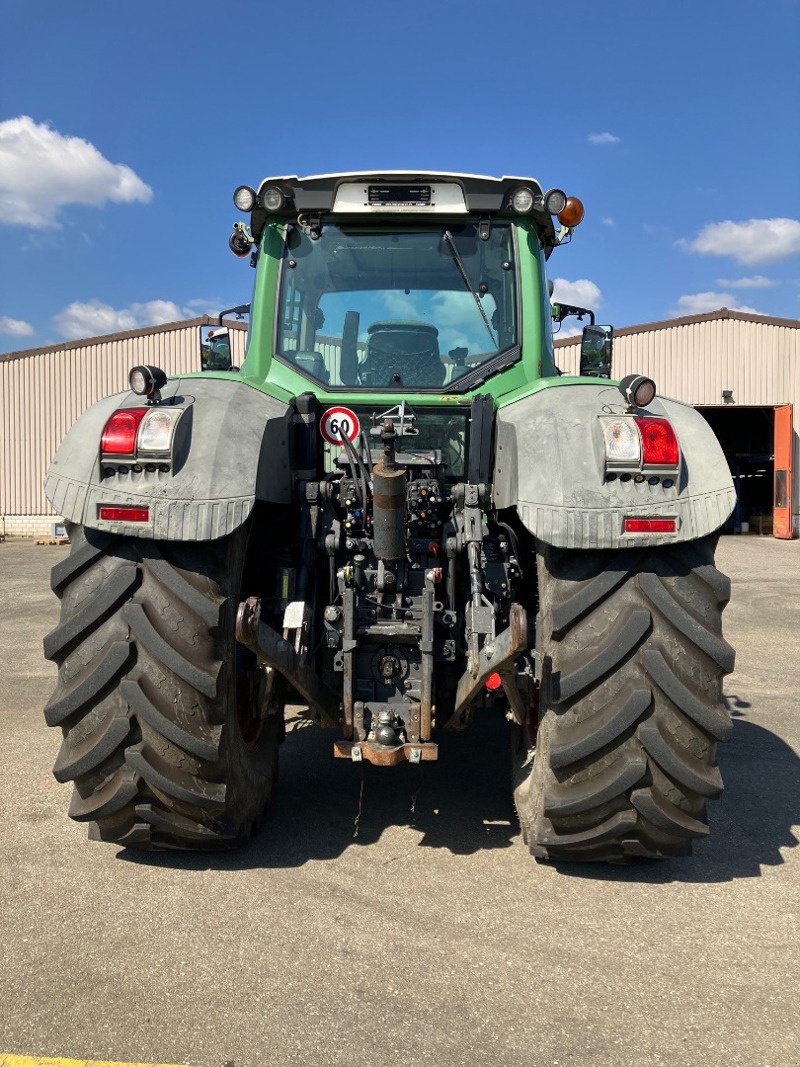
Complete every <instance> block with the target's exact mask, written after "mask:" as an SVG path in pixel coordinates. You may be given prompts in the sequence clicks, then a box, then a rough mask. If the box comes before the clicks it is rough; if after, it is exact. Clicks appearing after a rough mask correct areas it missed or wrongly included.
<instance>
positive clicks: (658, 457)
mask: <svg viewBox="0 0 800 1067" xmlns="http://www.w3.org/2000/svg"><path fill="white" fill-rule="evenodd" d="M636 425H637V426H638V427H639V433H640V434H641V438H642V463H643V464H644V465H645V467H677V466H678V438H677V437H676V436H675V431H674V430H673V429H672V424H671V423H670V422H668V421H667V419H653V418H648V419H645V418H638V417H637V419H636Z"/></svg>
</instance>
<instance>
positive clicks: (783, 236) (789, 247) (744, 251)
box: [678, 218, 800, 264]
mask: <svg viewBox="0 0 800 1067" xmlns="http://www.w3.org/2000/svg"><path fill="white" fill-rule="evenodd" d="M678 245H679V246H680V247H682V248H685V249H687V250H688V251H689V252H699V253H700V254H701V255H704V256H731V257H732V258H733V259H735V260H736V261H737V262H739V263H745V264H751V263H769V262H771V261H773V260H776V259H786V258H787V257H788V256H793V255H797V254H798V253H800V222H798V220H797V219H783V218H781V219H748V221H747V222H731V221H730V220H727V221H725V222H710V223H709V224H708V225H707V226H704V227H703V229H702V230H701V231H700V233H699V234H698V235H697V237H695V239H694V240H693V241H685V240H683V241H678Z"/></svg>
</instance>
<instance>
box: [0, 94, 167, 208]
mask: <svg viewBox="0 0 800 1067" xmlns="http://www.w3.org/2000/svg"><path fill="white" fill-rule="evenodd" d="M152 198H153V190H152V189H151V188H150V186H149V185H146V184H145V183H144V182H143V181H142V179H141V178H140V177H139V176H138V175H137V174H135V173H134V172H133V171H132V170H131V168H130V167H126V166H125V165H124V164H122V163H111V162H110V161H109V160H107V159H106V158H105V156H103V155H102V154H101V153H100V152H99V151H98V150H97V149H96V148H95V146H94V145H93V144H90V143H89V141H84V140H83V139H82V138H80V137H70V136H65V135H64V134H61V133H59V132H58V131H57V130H53V129H51V128H50V127H49V126H48V125H47V124H46V123H36V122H34V121H33V119H32V118H30V117H29V116H28V115H20V116H19V117H18V118H14V119H7V120H6V121H5V122H0V222H7V223H11V224H12V225H20V226H32V227H34V228H38V229H41V228H44V227H46V226H52V225H54V224H55V225H57V217H58V213H59V211H60V210H61V208H63V207H64V206H65V205H67V204H89V205H91V206H93V207H101V206H102V205H103V204H105V203H106V202H107V201H109V200H112V201H114V202H116V203H129V202H130V201H135V200H138V201H140V202H141V203H144V204H146V203H148V202H149V201H150V200H152Z"/></svg>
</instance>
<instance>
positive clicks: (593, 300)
mask: <svg viewBox="0 0 800 1067" xmlns="http://www.w3.org/2000/svg"><path fill="white" fill-rule="evenodd" d="M552 299H553V302H554V303H556V304H558V303H562V304H575V306H576V307H584V308H591V309H592V311H596V310H597V309H598V308H599V307H600V305H601V304H602V303H603V294H602V293H601V292H600V290H599V289H598V287H597V286H596V285H595V284H594V282H590V281H589V279H588V278H578V279H577V281H574V282H570V281H567V279H566V278H555V279H554V281H553V296H552ZM562 336H563V335H562Z"/></svg>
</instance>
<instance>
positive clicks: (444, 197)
mask: <svg viewBox="0 0 800 1067" xmlns="http://www.w3.org/2000/svg"><path fill="white" fill-rule="evenodd" d="M521 185H524V186H527V187H528V188H529V189H530V190H531V191H532V192H533V194H534V196H536V197H540V196H541V195H542V187H541V185H540V184H539V182H538V181H537V180H536V179H535V178H514V177H503V178H492V177H489V176H488V175H485V174H454V173H451V172H450V171H431V170H376V171H345V172H342V173H339V174H311V175H308V176H307V177H305V178H298V177H296V176H295V177H291V176H285V177H275V178H265V179H264V180H263V181H262V183H261V186H260V188H259V192H263V190H264V189H267V188H269V187H270V186H277V187H278V188H280V189H281V190H283V191H285V192H286V193H287V194H288V193H291V194H292V195H291V198H292V200H293V201H294V205H295V207H296V209H297V210H298V211H324V212H330V211H333V212H337V211H342V212H347V213H348V214H350V213H352V211H353V210H354V208H355V207H356V206H359V207H362V210H363V208H366V209H367V210H368V211H370V213H377V212H378V211H391V210H392V209H393V208H394V210H397V208H399V207H402V208H404V209H405V210H408V208H409V207H416V208H417V209H419V211H420V213H424V214H441V213H444V212H447V213H451V212H452V211H453V209H454V203H456V206H458V207H460V212H461V213H466V212H496V211H501V210H503V208H505V207H506V206H507V203H508V199H509V194H510V193H511V192H513V190H515V189H518V188H519V187H520V186H521ZM383 188H391V189H394V190H401V191H402V190H406V191H408V192H409V194H410V195H409V197H408V198H406V200H401V201H398V200H395V199H392V200H389V199H388V198H385V197H381V190H382V189H383ZM348 193H352V194H354V195H347V194H348ZM448 193H449V195H448ZM454 194H455V197H456V200H455V201H454V198H453V197H454ZM370 209H371V210H370Z"/></svg>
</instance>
